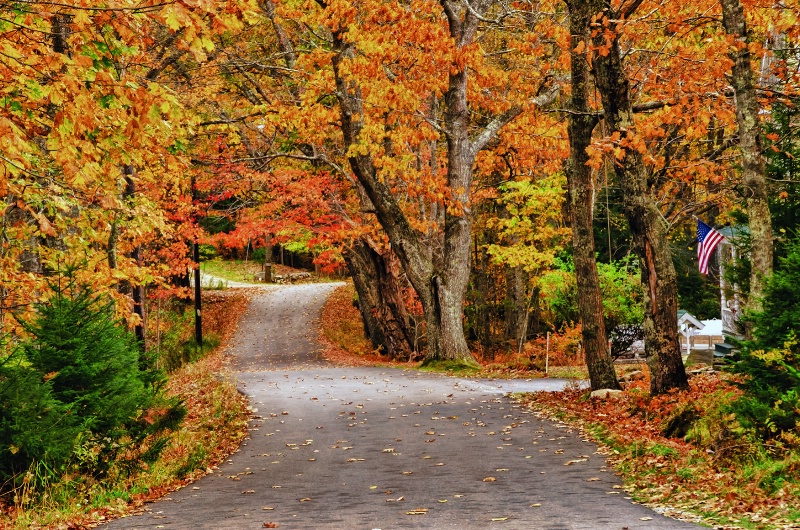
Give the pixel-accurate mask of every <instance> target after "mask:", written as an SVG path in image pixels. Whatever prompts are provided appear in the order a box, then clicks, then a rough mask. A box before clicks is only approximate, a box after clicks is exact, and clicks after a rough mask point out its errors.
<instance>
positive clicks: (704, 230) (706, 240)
mask: <svg viewBox="0 0 800 530" xmlns="http://www.w3.org/2000/svg"><path fill="white" fill-rule="evenodd" d="M723 239H725V236H723V235H722V234H720V233H719V232H717V231H716V230H714V229H713V228H711V227H710V226H708V225H707V224H705V223H704V222H703V221H701V220H700V219H698V220H697V259H698V261H699V262H700V272H701V273H703V274H708V261H709V260H710V259H711V255H712V254H713V253H714V249H715V248H717V245H718V244H719V242H720V241H722V240H723Z"/></svg>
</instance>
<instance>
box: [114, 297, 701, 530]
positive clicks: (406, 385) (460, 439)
mask: <svg viewBox="0 0 800 530" xmlns="http://www.w3.org/2000/svg"><path fill="white" fill-rule="evenodd" d="M334 287H335V285H333V284H328V285H325V284H322V285H309V284H307V285H297V286H285V287H281V288H280V289H273V290H265V291H264V292H263V294H260V295H258V296H257V297H256V298H255V299H254V300H253V303H252V305H251V307H250V309H249V311H248V313H247V314H246V315H245V317H244V319H243V321H242V323H241V325H240V330H239V333H238V334H237V336H238V337H239V339H238V340H239V342H238V343H237V344H235V345H234V348H233V349H232V351H233V354H234V355H235V356H236V361H235V366H236V368H237V370H239V371H240V372H239V374H238V379H239V382H240V385H241V388H242V390H243V391H244V392H246V393H247V395H248V396H249V397H250V399H251V400H252V402H253V407H254V408H255V409H257V411H256V412H255V416H254V419H253V421H252V423H251V436H250V439H249V440H247V441H246V442H245V443H244V444H243V445H242V447H241V448H240V450H239V451H238V452H237V453H236V454H234V455H233V456H231V458H230V459H229V460H228V461H227V462H226V463H225V464H224V465H222V466H220V468H219V470H218V471H217V472H215V473H214V474H212V475H209V476H206V477H204V478H203V479H201V480H199V481H198V482H196V483H195V484H193V485H192V486H188V487H186V488H184V489H183V490H181V491H178V492H175V493H173V494H171V495H169V496H168V497H166V498H164V499H163V500H161V501H159V502H156V503H153V504H151V505H149V506H148V508H147V511H146V512H145V513H144V514H141V515H137V516H132V517H127V518H124V519H119V520H117V521H114V522H112V523H110V524H108V525H107V526H106V528H108V529H114V530H116V529H152V528H165V529H179V528H180V529H183V528H186V529H197V528H208V529H256V528H264V527H267V528H269V527H273V528H274V527H276V526H274V525H278V526H277V528H285V529H307V528H312V529H313V528H324V529H383V530H387V529H396V528H458V529H484V528H490V529H493V528H498V529H522V528H525V529H547V530H561V529H563V530H567V529H593V530H595V529H613V530H623V529H629V530H633V529H688V528H698V527H697V526H695V525H693V524H689V523H685V522H680V521H675V520H672V519H668V518H665V517H662V516H660V515H658V514H655V513H654V512H652V511H650V510H649V509H647V508H645V507H643V506H639V505H635V504H632V503H631V502H630V500H628V499H627V498H626V496H625V492H624V491H622V490H621V489H620V488H619V485H620V481H619V478H618V477H616V476H615V475H614V474H613V472H612V471H610V470H609V469H608V468H607V467H606V466H605V462H604V458H603V457H602V456H601V455H598V454H596V453H595V451H596V449H597V447H596V446H595V445H594V444H592V443H589V442H587V441H585V440H583V439H582V438H581V436H580V434H578V433H576V432H572V431H571V430H570V429H569V428H568V427H566V426H565V425H560V424H558V423H553V422H550V421H545V420H540V419H539V418H537V417H536V416H535V415H534V414H531V413H529V412H528V411H526V410H523V409H521V408H519V407H517V406H516V405H514V404H513V403H511V402H509V401H508V400H507V399H506V398H505V397H504V394H505V393H506V392H508V391H511V390H523V389H530V390H532V389H540V390H554V389H557V388H561V387H562V386H563V385H564V384H565V382H564V381H558V380H535V381H530V382H526V381H511V382H497V381H477V380H467V379H453V378H447V377H444V376H438V375H431V374H421V373H418V372H406V371H401V370H394V369H364V368H336V367H333V366H331V365H329V364H328V363H326V362H325V361H323V360H321V359H320V358H319V356H318V353H317V350H318V347H317V345H316V343H315V341H314V337H313V335H312V334H313V330H314V329H316V326H315V324H314V320H315V319H316V318H318V315H319V311H320V308H321V306H322V303H323V302H324V300H325V298H326V297H327V295H328V294H329V293H330V291H331V290H332V289H333V288H334ZM270 525H272V526H270Z"/></svg>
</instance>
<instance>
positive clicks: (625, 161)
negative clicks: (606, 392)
mask: <svg viewBox="0 0 800 530" xmlns="http://www.w3.org/2000/svg"><path fill="white" fill-rule="evenodd" d="M585 5H586V7H587V9H588V10H589V11H588V13H587V15H588V18H587V20H590V19H591V17H593V16H595V15H596V18H595V19H596V20H605V23H606V24H608V25H609V28H608V29H610V30H611V31H612V32H614V35H615V36H614V39H613V41H612V42H611V49H610V50H608V51H607V52H606V54H605V55H603V54H601V53H596V54H595V55H594V57H593V61H592V66H593V70H594V78H595V84H596V86H597V88H598V90H599V92H600V96H601V99H602V102H603V108H604V110H605V120H606V124H607V126H608V131H607V133H608V134H611V135H614V134H616V135H618V137H619V140H618V142H619V145H620V146H621V148H622V149H624V151H625V152H624V156H623V158H622V160H619V161H617V163H615V165H614V169H615V172H616V175H617V182H618V184H619V186H620V188H621V189H622V192H623V203H622V207H623V211H624V213H625V217H626V218H627V220H628V223H629V225H630V228H631V233H632V235H633V241H634V247H635V249H636V253H637V254H638V256H639V260H640V262H641V267H642V284H643V285H644V287H645V321H644V332H645V352H646V353H647V355H648V358H649V361H648V362H649V365H650V375H651V378H650V391H651V393H652V394H659V393H663V392H667V391H668V390H671V389H673V388H686V387H687V386H688V381H687V379H686V370H685V369H684V366H683V360H682V359H681V351H680V344H679V343H678V300H677V278H676V275H675V267H674V265H673V263H672V254H671V251H670V248H669V241H668V240H667V229H668V227H667V223H666V221H665V220H664V218H663V216H662V215H661V212H660V211H659V210H658V206H657V205H656V203H655V201H654V200H653V198H652V196H651V194H650V189H649V186H648V182H647V171H646V167H645V165H644V160H643V158H642V155H641V153H639V152H638V151H637V150H636V149H634V148H631V147H630V146H631V145H636V143H635V140H636V133H635V123H634V119H633V107H632V104H631V100H630V85H629V81H628V76H627V74H626V73H625V70H624V67H623V64H622V56H621V53H620V46H619V36H618V35H619V33H618V30H617V28H616V27H615V26H616V25H617V24H619V23H620V22H621V21H622V20H624V18H626V16H628V15H629V14H630V13H616V12H613V11H612V10H610V9H606V6H607V5H608V4H607V3H605V2H604V1H603V0H589V1H587V2H586V3H585ZM603 11H605V16H601V13H603ZM592 41H593V45H594V46H595V47H596V49H603V48H605V49H607V46H608V43H607V41H606V32H605V31H603V30H602V29H599V28H595V29H594V31H593V37H592Z"/></svg>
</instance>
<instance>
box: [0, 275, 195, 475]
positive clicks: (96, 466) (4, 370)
mask: <svg viewBox="0 0 800 530" xmlns="http://www.w3.org/2000/svg"><path fill="white" fill-rule="evenodd" d="M61 282H65V283H66V285H65V286H64V285H62V283H61ZM50 287H51V289H52V291H53V294H52V296H51V297H50V299H49V300H47V301H46V302H42V303H39V304H37V305H36V307H35V309H36V314H35V316H34V317H33V318H32V319H31V320H30V321H26V322H23V326H24V328H25V330H26V331H27V332H28V334H29V337H30V338H28V339H27V340H24V341H22V342H21V343H19V344H18V345H17V346H16V347H15V348H14V349H13V351H12V353H11V355H10V356H9V357H8V358H6V359H4V360H3V362H2V364H1V365H0V403H2V405H0V481H2V482H4V483H7V482H8V481H11V482H12V483H13V482H14V481H15V480H17V479H18V478H19V477H20V474H21V473H23V472H25V471H26V470H27V469H28V468H29V467H31V466H33V465H36V466H39V464H40V463H43V464H44V466H45V467H46V468H47V469H49V470H50V475H51V476H50V477H45V478H48V479H49V478H53V477H55V476H58V475H60V474H62V473H64V472H65V471H66V470H67V469H68V468H70V466H78V467H79V468H81V470H82V471H88V472H91V473H93V474H103V473H104V472H106V471H107V470H108V468H109V467H110V466H111V465H112V464H114V463H123V462H119V460H120V459H124V460H125V462H124V465H125V466H128V467H131V466H135V465H137V463H138V462H140V461H152V460H153V459H154V458H156V457H157V455H158V452H159V450H160V448H161V447H162V446H163V444H164V440H163V439H162V438H163V437H162V436H161V435H160V434H159V433H163V432H164V431H165V430H166V429H168V428H171V427H173V426H174V425H175V424H176V423H178V422H180V420H181V419H182V418H183V414H184V412H183V407H182V406H181V405H180V404H179V403H177V402H174V401H170V400H167V399H165V398H164V397H163V396H162V395H161V386H162V384H163V381H164V377H163V374H161V373H160V372H159V371H157V370H154V369H152V368H151V367H150V366H148V364H149V363H148V359H147V358H146V357H145V356H143V355H140V352H139V347H138V345H137V343H136V341H135V338H134V337H133V336H132V334H131V333H129V332H128V331H127V329H126V328H125V327H124V325H123V324H122V323H121V322H120V321H118V320H116V319H115V317H114V305H113V302H112V301H111V300H110V299H108V298H105V297H100V296H97V295H94V294H93V293H92V291H91V289H90V288H89V287H87V286H80V285H77V284H76V283H75V282H74V281H73V280H72V279H71V278H70V274H69V273H68V274H67V275H66V276H65V277H64V278H61V279H60V280H59V283H53V284H51V285H50Z"/></svg>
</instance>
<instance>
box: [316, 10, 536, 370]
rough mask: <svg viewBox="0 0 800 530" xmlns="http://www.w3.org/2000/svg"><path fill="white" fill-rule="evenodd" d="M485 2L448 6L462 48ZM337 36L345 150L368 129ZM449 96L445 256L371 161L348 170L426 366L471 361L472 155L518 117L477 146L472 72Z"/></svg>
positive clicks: (458, 71) (343, 43)
mask: <svg viewBox="0 0 800 530" xmlns="http://www.w3.org/2000/svg"><path fill="white" fill-rule="evenodd" d="M487 3H488V2H485V1H482V2H475V3H474V5H473V6H472V8H471V9H468V8H466V7H464V6H462V5H461V4H460V3H458V2H453V1H448V0H443V1H442V5H443V7H444V11H445V14H446V16H447V20H448V24H449V28H450V35H451V36H452V37H453V39H454V40H455V42H456V45H457V46H458V47H464V46H467V45H469V44H470V43H471V42H472V41H473V38H474V36H475V32H476V31H477V28H478V24H479V19H478V18H477V17H476V16H475V13H476V12H480V11H482V10H484V9H485V8H486V4H487ZM345 31H346V30H344V29H343V30H340V31H338V32H335V33H334V35H333V49H334V51H335V54H334V57H333V60H332V63H333V71H334V76H335V78H336V89H337V98H338V100H339V105H340V108H341V119H342V133H343V136H344V140H345V144H346V145H347V146H350V145H353V144H354V143H356V142H357V141H358V140H359V137H360V134H361V129H362V127H363V123H362V121H361V120H362V116H363V108H362V104H361V99H360V97H359V96H360V94H359V87H358V86H356V85H355V84H354V83H353V82H351V81H349V80H347V79H345V78H343V77H342V76H341V75H340V72H341V68H340V66H341V64H342V62H343V61H346V60H347V59H348V58H350V57H352V56H353V55H354V53H355V50H354V49H353V46H352V44H350V43H348V42H347V40H346V39H345V38H344V32H345ZM448 75H449V77H448V89H447V92H446V93H445V104H446V110H445V113H444V127H443V130H444V134H445V137H446V139H447V162H448V167H447V185H448V189H449V191H450V195H451V196H450V200H452V204H451V205H450V207H448V208H446V213H445V216H444V243H443V256H445V258H442V259H438V260H437V259H436V258H435V257H433V256H431V254H430V253H429V252H428V249H427V248H426V245H425V244H424V242H423V241H422V239H421V237H420V234H419V233H418V232H416V231H415V230H414V229H413V228H412V226H411V224H410V222H409V220H408V218H407V217H406V216H405V214H404V213H403V212H402V210H401V208H400V206H399V204H398V202H397V200H396V199H395V197H394V196H393V194H392V192H391V189H390V188H389V186H388V185H387V184H386V183H385V182H384V181H383V180H382V179H380V178H378V175H377V171H376V169H375V167H374V164H373V160H372V157H371V156H370V154H368V153H367V154H364V153H356V154H352V155H351V156H350V157H349V163H350V167H351V168H352V170H353V173H354V174H355V176H356V178H357V180H358V181H359V183H360V184H361V186H362V187H363V188H364V192H365V193H366V195H367V197H368V198H369V200H370V202H371V203H372V205H373V207H374V211H375V215H376V217H377V219H378V222H379V223H380V224H381V226H382V228H383V229H384V231H385V232H386V234H387V236H388V237H389V241H390V242H391V244H392V248H393V249H394V251H395V253H396V254H397V257H398V258H399V260H400V263H401V265H402V266H403V269H404V270H405V272H406V275H407V276H408V278H409V281H410V282H411V284H412V286H413V287H414V289H415V290H416V291H417V294H418V295H419V298H420V302H421V303H422V307H423V311H424V315H425V324H426V336H427V353H426V359H427V360H437V359H447V360H455V361H463V362H474V358H473V357H472V354H471V353H470V351H469V348H468V347H467V341H466V337H465V335H464V326H463V322H462V320H463V303H464V295H465V293H466V288H467V281H468V280H469V249H470V231H471V228H472V216H471V210H470V189H471V186H472V176H473V173H472V172H473V165H474V162H475V156H476V154H477V152H478V150H479V149H480V148H482V147H483V146H484V145H485V144H486V143H487V142H488V141H489V139H491V137H492V136H493V135H494V134H495V133H496V132H497V130H498V129H499V128H500V127H501V126H502V125H504V124H505V123H507V122H508V121H510V120H511V119H513V117H515V116H516V115H518V114H519V112H521V110H518V109H517V110H515V113H513V114H508V116H504V117H503V119H502V120H501V121H500V122H498V121H493V122H492V123H491V124H490V126H487V128H486V129H485V130H484V131H483V132H482V134H481V135H479V136H478V137H476V139H474V140H471V139H470V137H469V126H470V113H469V105H468V101H467V75H468V74H467V69H466V68H464V67H459V68H457V67H456V66H455V65H454V67H453V70H452V71H451V72H450V73H449V74H448Z"/></svg>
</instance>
